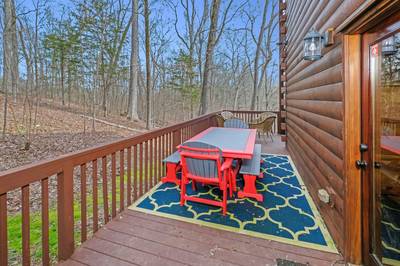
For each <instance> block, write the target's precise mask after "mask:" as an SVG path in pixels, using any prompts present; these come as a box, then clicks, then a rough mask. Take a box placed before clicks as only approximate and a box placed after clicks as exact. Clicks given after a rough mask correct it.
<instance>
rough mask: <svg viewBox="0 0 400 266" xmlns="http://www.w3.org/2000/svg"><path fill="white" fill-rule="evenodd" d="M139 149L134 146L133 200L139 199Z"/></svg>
mask: <svg viewBox="0 0 400 266" xmlns="http://www.w3.org/2000/svg"><path fill="white" fill-rule="evenodd" d="M137 159H138V147H137V145H135V146H133V200H134V201H136V200H137V199H138V160H137Z"/></svg>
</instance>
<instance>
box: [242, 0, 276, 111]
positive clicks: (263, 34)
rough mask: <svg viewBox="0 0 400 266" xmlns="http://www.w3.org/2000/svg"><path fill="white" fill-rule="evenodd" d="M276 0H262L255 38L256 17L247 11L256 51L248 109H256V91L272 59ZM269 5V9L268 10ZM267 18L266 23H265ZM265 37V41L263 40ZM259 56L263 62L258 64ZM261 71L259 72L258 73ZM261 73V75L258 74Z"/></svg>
mask: <svg viewBox="0 0 400 266" xmlns="http://www.w3.org/2000/svg"><path fill="white" fill-rule="evenodd" d="M276 5H277V2H276V1H273V2H272V3H271V2H270V1H269V0H265V1H264V7H263V14H262V19H261V25H260V29H259V32H258V37H257V38H256V36H255V33H254V24H255V20H256V17H255V16H254V15H252V14H249V13H247V16H248V18H249V21H250V25H251V28H250V33H251V36H252V38H253V40H254V42H255V44H256V52H255V56H254V62H253V64H254V66H253V91H252V96H251V103H250V109H251V110H255V109H256V100H257V92H258V91H259V90H260V87H261V84H262V82H263V79H264V78H265V72H266V69H267V67H268V64H269V62H270V61H271V59H272V51H271V50H272V48H271V39H272V34H273V32H274V30H275V28H276V26H277V20H276V18H277V15H278V14H277V12H276ZM270 6H271V11H270V12H268V9H269V7H270ZM267 20H268V23H267ZM264 39H265V41H264ZM260 56H263V63H262V64H261V65H260V64H259V60H260ZM260 71H261V73H260ZM260 74H261V75H260Z"/></svg>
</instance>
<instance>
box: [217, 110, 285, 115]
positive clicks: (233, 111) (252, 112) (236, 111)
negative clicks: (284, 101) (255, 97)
mask: <svg viewBox="0 0 400 266" xmlns="http://www.w3.org/2000/svg"><path fill="white" fill-rule="evenodd" d="M224 111H227V112H232V113H245V114H254V113H256V114H262V113H268V112H269V113H279V111H250V110H229V109H227V110H224Z"/></svg>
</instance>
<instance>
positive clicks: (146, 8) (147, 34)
mask: <svg viewBox="0 0 400 266" xmlns="http://www.w3.org/2000/svg"><path fill="white" fill-rule="evenodd" d="M143 5H144V29H145V48H146V128H147V129H150V127H151V113H150V112H151V97H150V95H151V72H150V71H151V69H150V60H151V58H150V17H149V16H150V12H149V1H148V0H143Z"/></svg>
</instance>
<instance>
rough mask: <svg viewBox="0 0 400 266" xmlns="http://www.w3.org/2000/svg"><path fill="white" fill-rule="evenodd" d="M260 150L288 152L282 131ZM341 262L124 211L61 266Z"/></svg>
mask: <svg viewBox="0 0 400 266" xmlns="http://www.w3.org/2000/svg"><path fill="white" fill-rule="evenodd" d="M257 142H258V143H261V144H263V146H262V151H263V152H264V153H269V154H288V153H287V151H286V148H285V144H284V143H283V142H281V141H280V137H279V136H275V137H274V141H273V142H272V141H271V140H270V139H268V140H266V139H265V138H264V137H262V138H259V139H257ZM278 259H284V260H290V261H294V262H297V263H301V264H306V265H338V264H340V263H342V261H343V258H342V257H341V256H340V255H338V254H334V253H328V252H324V251H318V250H314V249H309V248H304V247H300V246H294V245H290V244H284V243H281V242H277V241H273V240H266V239H262V238H256V237H251V236H248V235H244V234H238V233H234V232H229V231H224V230H219V229H214V228H210V227H205V226H201V225H197V224H192V223H187V222H184V221H178V220H175V219H169V218H164V217H159V216H155V215H151V214H145V213H142V212H138V211H134V210H125V211H124V212H122V213H121V214H120V215H119V217H118V218H117V219H115V220H113V221H111V222H110V223H108V224H106V225H105V226H104V227H103V228H102V229H100V230H99V231H98V232H97V233H96V234H95V235H94V237H93V238H92V239H90V240H88V241H86V242H84V243H83V244H82V246H81V247H79V248H77V249H76V250H75V252H74V254H73V256H72V257H71V259H70V260H68V261H65V262H63V263H62V265H96V266H100V265H161V264H163V265H180V264H184V265H295V264H278V263H277V260H278Z"/></svg>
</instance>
